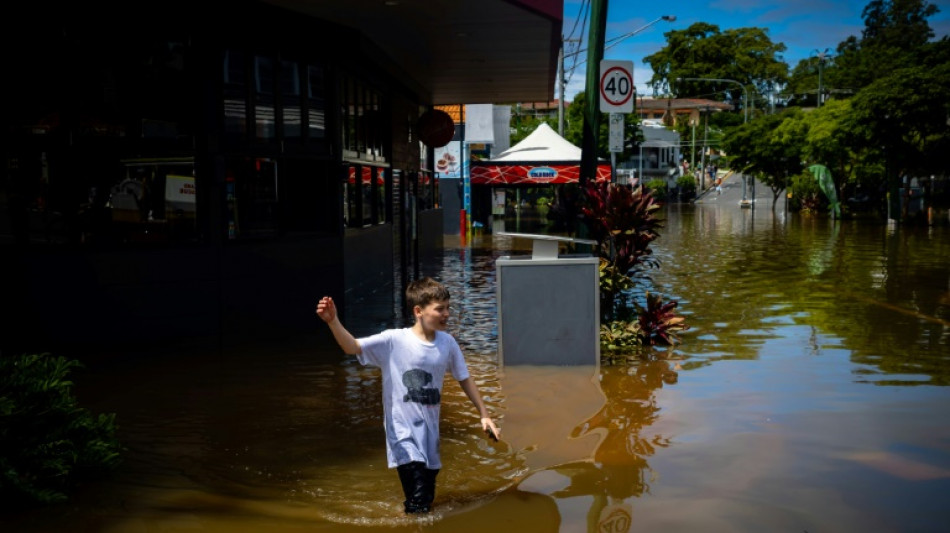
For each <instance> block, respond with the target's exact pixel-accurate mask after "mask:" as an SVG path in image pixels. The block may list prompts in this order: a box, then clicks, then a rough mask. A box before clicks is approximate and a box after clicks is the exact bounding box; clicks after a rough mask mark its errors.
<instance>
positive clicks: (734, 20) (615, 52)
mask: <svg viewBox="0 0 950 533" xmlns="http://www.w3.org/2000/svg"><path fill="white" fill-rule="evenodd" d="M930 3H932V4H934V5H936V6H937V8H938V9H939V10H940V11H939V12H938V13H937V14H936V15H934V16H933V17H931V18H930V19H929V22H930V26H931V28H933V29H934V33H935V34H936V36H937V37H943V36H945V35H948V34H950V0H930ZM867 4H868V0H677V1H669V0H667V1H657V0H654V1H643V0H609V1H608V6H607V35H606V38H607V39H608V40H609V39H611V38H613V37H617V36H620V35H623V34H625V33H629V32H632V31H635V30H637V29H639V28H642V27H643V26H645V25H647V24H649V23H651V22H652V21H654V20H656V19H658V18H660V17H662V16H664V15H673V16H675V17H676V20H675V21H673V22H667V21H663V20H661V21H659V22H657V23H655V24H653V25H651V26H649V27H648V28H646V29H644V30H643V31H642V32H639V33H637V34H636V35H634V36H632V37H629V38H627V39H624V40H622V41H620V43H619V44H617V45H616V46H613V47H612V48H609V49H608V50H606V51H605V53H604V59H619V60H628V61H633V64H634V74H633V77H634V84H635V85H636V86H637V92H638V93H640V94H645V95H647V96H650V95H652V94H653V90H652V89H650V88H649V86H647V85H646V82H647V81H649V79H650V77H652V76H653V72H652V71H651V70H650V68H649V65H647V64H645V63H644V62H643V58H644V57H645V56H648V55H650V54H653V53H654V52H656V51H657V50H660V49H661V48H663V47H664V46H665V45H666V39H665V38H664V37H663V33H665V32H668V31H670V30H683V29H686V28H688V27H689V26H690V25H692V24H693V23H696V22H708V23H710V24H715V25H717V26H719V29H720V30H726V29H729V28H745V27H759V28H766V29H767V30H768V35H769V38H770V39H772V42H776V43H777V42H782V43H785V46H786V47H787V48H788V49H787V50H786V51H785V53H784V54H783V55H784V59H785V62H786V63H788V64H789V66H790V67H794V66H795V65H796V64H797V63H798V61H799V60H801V59H805V58H807V57H809V56H810V55H814V54H816V53H817V52H818V51H820V50H824V49H826V48H830V49H831V50H832V51H834V50H835V48H836V47H837V46H838V43H840V42H841V41H843V40H845V39H847V38H848V36H849V35H855V36H860V35H861V30H862V29H864V19H863V18H862V17H861V12H862V11H864V7H865V6H866V5H867ZM581 5H582V2H581V0H565V2H564V35H565V37H567V36H569V35H571V30H572V29H573V30H574V33H573V38H577V37H578V34H579V33H580V31H581V23H580V22H579V23H578V24H577V28H576V29H575V20H577V18H578V15H579V13H580V9H581ZM581 16H583V15H581ZM582 20H583V19H582ZM589 24H590V21H589V19H588V20H587V21H586V24H585V25H584V28H583V30H584V37H583V42H582V43H580V45H581V47H582V48H587V31H588V29H589ZM568 46H569V48H568V52H570V51H571V50H572V49H573V50H576V49H577V48H576V46H577V43H568ZM571 47H575V48H571ZM577 58H578V61H577V63H581V62H583V61H584V60H585V59H586V53H581V54H580V55H578V56H577ZM571 65H572V61H571V59H570V58H569V59H568V60H567V61H565V66H566V70H567V71H568V72H570V70H571ZM585 73H586V65H580V66H579V67H577V68H575V69H574V73H573V74H572V75H569V77H568V78H567V79H568V85H567V88H566V89H565V91H564V97H565V100H567V101H570V100H572V99H573V97H574V95H575V94H577V93H578V92H579V91H582V90H584V77H585ZM555 98H557V93H556V92H555Z"/></svg>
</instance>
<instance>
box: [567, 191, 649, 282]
mask: <svg viewBox="0 0 950 533" xmlns="http://www.w3.org/2000/svg"><path fill="white" fill-rule="evenodd" d="M584 192H585V193H586V194H585V197H586V202H585V205H584V206H583V207H582V208H581V213H582V214H583V216H584V222H585V223H586V224H587V227H588V229H589V230H590V236H591V237H592V238H593V239H595V240H596V241H597V242H598V245H599V246H598V248H599V250H598V253H599V255H600V257H603V258H604V259H607V260H608V261H610V262H611V263H613V265H614V267H616V269H617V270H618V271H619V272H621V273H623V274H626V273H628V272H629V271H630V270H631V269H633V268H634V267H636V266H639V265H641V264H644V265H646V266H656V261H655V259H654V258H653V257H651V255H652V253H653V251H652V250H650V243H651V242H653V241H654V240H656V238H657V237H659V236H660V234H659V233H657V230H658V229H659V228H661V227H662V224H661V221H660V219H659V218H658V217H657V216H656V215H655V212H656V210H657V209H659V208H660V204H658V203H657V202H656V200H655V199H654V198H653V195H652V194H651V193H650V192H642V191H641V190H640V189H635V190H633V189H631V188H630V187H628V186H626V185H619V184H616V183H607V182H599V183H595V182H588V183H587V184H586V186H585V191H584Z"/></svg>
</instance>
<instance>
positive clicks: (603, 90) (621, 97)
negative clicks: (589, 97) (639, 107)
mask: <svg viewBox="0 0 950 533" xmlns="http://www.w3.org/2000/svg"><path fill="white" fill-rule="evenodd" d="M635 92H636V91H635V87H634V86H633V61H612V60H606V59H605V60H602V61H601V62H600V111H601V113H633V95H634V93H635Z"/></svg>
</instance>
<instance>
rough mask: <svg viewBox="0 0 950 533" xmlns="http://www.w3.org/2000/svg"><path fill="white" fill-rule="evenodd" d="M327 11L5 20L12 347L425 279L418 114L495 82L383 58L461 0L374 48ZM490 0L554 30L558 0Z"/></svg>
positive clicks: (428, 202) (245, 322) (426, 169)
mask: <svg viewBox="0 0 950 533" xmlns="http://www.w3.org/2000/svg"><path fill="white" fill-rule="evenodd" d="M326 4H333V3H332V2H312V3H307V2H303V3H300V2H256V1H239V2H233V3H229V4H228V5H227V8H226V9H225V8H220V7H216V8H214V10H210V11H209V10H202V12H197V11H196V10H195V9H194V6H193V4H188V3H185V2H179V1H177V0H171V1H168V2H161V3H159V2H140V3H132V4H130V5H118V6H117V5H113V4H101V5H95V4H93V5H89V4H86V5H83V6H78V5H77V6H72V7H63V8H58V9H50V8H49V6H45V5H32V4H31V5H29V6H19V5H18V12H17V13H16V15H15V16H13V14H12V13H8V14H9V15H10V17H8V20H16V21H18V22H17V23H16V24H11V30H10V31H8V32H6V33H5V36H4V39H5V43H4V44H5V45H6V46H5V47H4V50H5V52H4V53H5V54H6V56H7V57H6V59H7V61H6V65H7V68H8V69H9V72H11V73H15V77H14V78H11V80H12V81H11V82H9V83H8V84H7V89H8V91H10V92H8V93H7V94H8V99H7V102H6V107H7V109H6V111H7V112H6V113H4V118H3V134H4V139H3V146H2V156H3V161H4V163H5V164H4V167H3V174H2V182H0V254H2V256H3V261H2V264H3V278H2V282H0V283H2V284H3V285H2V286H3V294H4V298H2V303H0V307H2V309H3V317H2V319H3V322H2V331H0V343H2V344H0V349H2V350H3V351H4V352H9V351H35V350H55V349H69V350H76V351H81V350H85V349H98V348H100V347H120V346H137V345H143V346H144V345H148V344H153V343H164V342H183V341H191V340H193V341H194V342H198V343H211V345H214V346H224V345H230V344H236V343H241V342H244V341H245V340H248V339H262V340H264V339H269V338H282V337H287V336H291V335H300V334H306V333H307V332H311V331H313V330H314V329H315V325H314V324H315V323H314V320H315V319H314V313H313V308H314V305H315V302H316V300H317V299H318V298H319V297H320V296H322V295H324V294H329V295H331V296H334V297H335V298H336V299H337V301H338V302H339V303H340V305H341V307H342V308H343V309H344V311H345V309H346V307H347V306H348V305H353V304H356V303H358V302H359V301H360V299H361V298H362V295H364V294H366V293H378V292H380V291H382V292H384V293H388V294H393V295H394V299H396V298H398V294H399V293H400V292H401V286H402V285H404V284H405V283H406V282H407V280H409V279H412V278H414V277H416V276H419V275H420V274H421V273H420V272H419V264H420V257H422V256H424V255H425V254H428V253H436V252H437V251H438V250H439V249H440V248H441V242H442V218H443V216H442V212H441V209H440V207H439V202H438V199H439V197H440V195H439V189H438V180H437V179H436V176H435V175H434V173H433V172H432V168H433V165H432V158H431V153H432V148H431V147H427V146H426V145H425V144H424V143H422V142H420V134H419V132H418V131H417V129H418V124H417V121H418V119H419V117H420V115H421V114H422V113H423V112H425V111H426V110H427V109H430V108H431V107H432V106H433V105H434V104H436V103H444V102H439V101H438V100H439V99H449V98H451V99H455V98H469V97H471V98H473V99H476V100H481V99H483V98H485V97H487V96H488V93H489V92H490V91H489V88H485V89H483V90H482V92H481V93H479V92H477V91H476V92H474V94H466V93H465V92H464V91H458V90H450V89H448V88H442V87H441V86H440V85H439V83H441V81H442V80H443V78H440V77H438V76H435V75H432V76H430V75H428V74H427V71H426V70H425V69H424V68H421V67H419V66H418V65H417V64H416V62H407V61H406V60H404V59H403V60H400V59H399V57H400V54H399V52H398V51H395V50H393V49H387V48H386V47H387V46H388V45H390V44H391V43H392V42H395V41H394V40H393V39H394V38H395V37H396V36H398V35H399V34H400V32H403V33H405V32H411V31H413V28H415V27H418V26H419V24H420V21H426V20H430V18H438V17H439V15H440V13H439V10H442V11H446V12H448V11H449V10H451V9H455V8H453V7H452V3H450V2H433V3H432V5H431V7H432V9H433V10H434V11H435V12H427V13H418V12H408V13H407V12H403V13H402V14H400V15H397V16H389V17H388V19H389V28H388V33H387V34H386V35H384V36H381V37H379V38H374V35H373V32H372V31H371V30H372V28H368V27H366V26H361V25H360V24H361V23H360V22H358V21H356V18H354V19H353V20H350V21H348V20H341V19H340V18H339V17H340V15H338V14H337V15H334V16H330V15H326V14H325V12H326V13H329V12H331V11H333V10H332V7H333V6H328V5H326ZM351 4H364V7H366V8H367V9H368V8H369V7H370V4H369V2H361V1H359V0H357V1H356V2H352V3H351ZM387 4H388V3H387ZM394 4H396V5H394V6H393V7H398V2H396V3H394ZM489 4H490V6H489V7H488V10H489V11H494V12H495V14H496V15H505V14H507V16H508V17H509V18H517V17H524V19H525V20H528V21H532V22H537V23H538V25H539V26H548V27H550V28H551V31H552V32H558V34H559V32H560V18H559V13H560V4H559V3H556V2H554V3H550V2H523V4H525V5H518V4H519V3H512V2H497V3H496V2H490V3H489ZM496 4H497V5H496ZM512 4H516V5H515V6H514V7H513V6H512ZM534 4H538V5H534ZM548 4H558V5H556V6H552V5H548ZM340 5H342V4H340ZM338 7H339V6H338ZM359 7H360V6H359V5H350V6H349V9H358V8H359ZM374 7H375V6H374ZM5 9H7V10H10V9H12V8H9V7H8V8H5ZM512 9H514V11H512ZM555 9H556V10H557V13H558V16H557V17H552V15H551V13H553V12H554V10H555ZM107 11H108V13H107ZM336 11H342V12H343V16H344V18H345V16H346V15H347V13H350V12H348V11H347V10H346V9H343V8H340V9H338V10H336ZM511 13H513V14H511ZM106 14H108V16H106ZM384 15H385V13H383V14H380V15H379V17H380V18H385V17H384ZM350 16H353V15H352V14H350ZM366 20H367V21H370V22H364V24H369V23H371V22H372V20H374V19H372V17H367V18H366ZM450 20H451V17H450ZM512 23H518V21H517V20H513V21H512ZM450 24H452V23H451V22H450ZM387 38H388V39H389V40H387ZM536 48H537V49H538V50H541V49H544V50H545V52H544V53H543V58H544V59H545V60H548V59H549V60H550V63H551V64H553V63H554V61H555V58H556V48H555V47H551V46H550V45H549V44H548V43H544V44H543V46H538V47H536ZM549 49H550V50H549ZM551 50H554V51H553V52H552V51H551ZM416 53H417V54H422V55H424V54H427V53H428V50H426V49H425V48H423V49H421V50H417V51H416ZM538 53H539V54H540V52H538ZM536 55H537V54H536ZM549 56H550V57H549ZM394 58H395V59H394ZM418 63H419V64H424V63H425V62H418ZM420 68H421V70H420ZM549 70H551V71H552V72H553V68H552V69H549ZM538 77H539V78H541V77H545V76H544V75H538ZM552 80H553V75H552V76H550V79H548V80H540V79H539V80H538V81H539V82H542V81H543V82H544V83H546V84H547V85H548V86H550V85H551V81H552ZM538 86H539V87H540V86H543V85H540V83H539V85H538ZM519 87H524V85H519ZM529 92H531V91H530V90H529ZM511 96H515V95H511ZM537 96H538V97H541V98H543V97H548V96H549V94H548V93H545V92H541V93H540V94H538V95H537ZM398 304H399V302H398V301H395V300H394V305H398Z"/></svg>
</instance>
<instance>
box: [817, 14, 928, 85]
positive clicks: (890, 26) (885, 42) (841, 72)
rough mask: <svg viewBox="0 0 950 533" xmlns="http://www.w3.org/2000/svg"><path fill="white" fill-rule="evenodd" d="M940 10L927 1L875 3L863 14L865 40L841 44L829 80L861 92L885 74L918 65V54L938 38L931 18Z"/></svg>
mask: <svg viewBox="0 0 950 533" xmlns="http://www.w3.org/2000/svg"><path fill="white" fill-rule="evenodd" d="M938 11H939V9H938V8H937V6H935V5H934V4H931V3H930V2H928V1H926V0H871V2H869V3H868V4H867V6H865V8H864V11H863V13H862V16H863V17H864V30H863V31H862V32H861V38H860V39H859V38H858V37H856V36H853V35H852V36H851V37H849V38H847V39H846V40H844V41H843V42H841V43H840V44H839V45H838V53H837V57H836V59H835V66H834V67H833V68H830V69H828V71H827V73H828V79H829V81H831V83H832V84H833V85H834V86H836V87H842V88H845V87H846V88H851V89H854V90H858V89H861V88H863V87H866V86H868V85H870V84H871V83H873V82H874V81H875V80H877V79H878V78H880V77H881V74H882V73H889V72H893V71H894V70H897V69H899V68H903V67H906V66H909V65H914V64H917V54H918V53H919V52H920V50H921V48H923V47H924V46H925V45H926V44H927V43H928V41H930V40H931V39H933V37H934V32H933V29H932V28H931V27H930V25H929V24H928V23H927V19H928V18H930V17H932V16H933V15H935V14H936V13H937V12H938Z"/></svg>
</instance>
